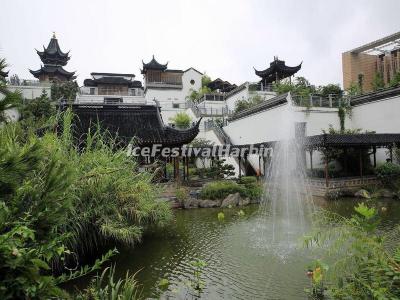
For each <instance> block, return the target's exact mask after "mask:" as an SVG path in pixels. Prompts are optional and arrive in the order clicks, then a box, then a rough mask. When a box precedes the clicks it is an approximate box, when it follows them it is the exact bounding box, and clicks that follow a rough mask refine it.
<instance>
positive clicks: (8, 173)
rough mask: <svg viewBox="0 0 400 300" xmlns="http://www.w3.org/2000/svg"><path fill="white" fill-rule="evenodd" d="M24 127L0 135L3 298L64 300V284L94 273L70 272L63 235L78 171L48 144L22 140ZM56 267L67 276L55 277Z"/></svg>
mask: <svg viewBox="0 0 400 300" xmlns="http://www.w3.org/2000/svg"><path fill="white" fill-rule="evenodd" d="M18 132H19V127H18V124H9V125H6V126H4V127H2V128H1V129H0V298H1V299H52V298H57V299H63V298H67V293H66V292H65V291H64V290H63V289H61V288H60V287H59V285H60V284H61V283H63V282H66V281H68V280H70V279H74V278H77V277H80V276H83V275H85V274H87V273H88V272H90V271H94V270H96V269H98V268H99V267H100V265H101V264H102V262H104V261H105V260H106V259H108V258H109V257H110V255H111V254H112V252H109V253H108V254H107V255H106V256H104V257H103V258H102V259H101V260H98V261H96V262H95V264H94V265H93V266H92V267H85V268H82V269H80V270H79V269H78V271H76V272H70V271H67V270H66V269H64V263H65V262H66V261H65V259H66V258H67V257H69V255H70V252H69V250H68V249H67V247H66V246H65V244H66V241H67V239H68V238H69V234H68V233H67V232H65V231H64V232H63V228H65V224H66V223H67V222H68V219H69V218H68V215H69V213H70V212H71V211H72V205H73V198H74V196H73V195H74V194H73V189H72V183H73V176H72V175H73V169H72V168H71V167H70V165H69V164H68V163H67V162H65V161H60V160H58V159H57V157H55V156H52V155H48V153H46V145H45V143H44V141H43V140H40V139H39V138H35V137H33V136H31V137H30V138H29V139H27V140H26V141H24V140H21V135H17V133H18ZM55 266H59V267H60V269H61V270H60V269H59V270H58V271H63V272H64V273H62V274H59V275H54V274H55V273H54V272H53V271H54V270H53V269H52V268H53V267H55Z"/></svg>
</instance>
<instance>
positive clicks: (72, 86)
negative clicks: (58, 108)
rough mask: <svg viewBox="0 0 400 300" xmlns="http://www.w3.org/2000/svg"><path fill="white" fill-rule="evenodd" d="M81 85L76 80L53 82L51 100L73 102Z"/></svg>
mask: <svg viewBox="0 0 400 300" xmlns="http://www.w3.org/2000/svg"><path fill="white" fill-rule="evenodd" d="M78 90H79V87H78V84H77V83H76V81H65V82H53V83H52V85H51V100H53V101H59V100H60V99H63V100H67V101H68V102H71V101H73V100H75V97H76V94H77V93H78Z"/></svg>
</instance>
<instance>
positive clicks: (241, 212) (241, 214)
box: [237, 209, 246, 217]
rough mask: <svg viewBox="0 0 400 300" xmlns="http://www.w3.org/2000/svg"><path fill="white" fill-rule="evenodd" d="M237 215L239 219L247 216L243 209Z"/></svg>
mask: <svg viewBox="0 0 400 300" xmlns="http://www.w3.org/2000/svg"><path fill="white" fill-rule="evenodd" d="M237 215H238V216H239V217H244V216H245V215H246V214H245V212H244V211H243V210H242V209H241V210H239V211H238V212H237Z"/></svg>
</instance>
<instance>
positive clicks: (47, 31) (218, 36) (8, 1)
mask: <svg viewBox="0 0 400 300" xmlns="http://www.w3.org/2000/svg"><path fill="white" fill-rule="evenodd" d="M0 9H1V10H2V16H1V18H0V56H1V57H5V58H6V59H7V60H8V62H9V64H10V69H11V72H10V73H11V74H18V75H19V77H20V78H32V76H31V74H30V73H29V72H28V68H31V69H34V70H35V69H38V68H39V66H40V63H41V62H40V60H39V57H38V56H37V54H36V52H35V51H34V48H37V49H41V47H42V45H43V44H44V45H45V46H47V44H48V42H49V40H50V37H51V35H52V32H53V31H55V32H56V35H57V38H58V40H59V43H60V45H61V49H62V50H63V51H67V50H71V56H72V57H71V60H70V62H69V63H68V65H67V67H66V70H68V71H73V70H76V71H77V74H78V81H79V83H80V84H81V83H82V81H83V79H85V78H87V77H89V76H90V75H89V74H90V73H91V72H120V73H134V74H136V79H139V80H141V79H142V76H141V75H140V70H139V68H140V67H141V61H142V59H143V60H144V61H145V62H147V61H148V60H150V59H151V56H152V55H153V54H154V55H155V56H156V59H157V60H158V61H159V62H161V63H164V62H166V61H169V65H168V66H169V67H170V68H173V69H187V68H188V67H191V66H192V67H194V68H196V69H198V70H199V71H202V72H204V71H205V72H206V73H207V74H209V75H210V76H211V77H212V78H216V77H221V78H223V79H225V80H229V81H231V82H233V83H237V84H238V83H239V84H240V83H242V82H244V81H256V80H257V77H256V76H255V74H254V71H253V66H254V67H256V68H257V69H264V68H265V67H267V66H268V65H269V62H270V61H271V60H272V59H273V57H274V56H275V55H277V56H278V57H279V58H280V59H283V60H285V61H286V63H287V64H288V65H290V66H293V65H297V64H298V63H300V62H301V61H303V68H302V70H301V71H300V72H299V73H298V75H301V76H305V77H306V78H308V79H309V80H310V81H311V82H312V83H313V84H317V85H319V84H326V83H340V84H341V83H342V66H341V53H342V52H344V51H346V50H350V49H352V48H355V47H356V46H359V45H361V44H364V43H367V42H370V41H372V40H374V39H378V38H381V37H383V36H386V35H389V34H392V33H394V32H396V31H399V30H400V18H399V12H400V1H399V0H368V1H367V0H351V1H349V0H332V1H326V0H324V1H322V0H320V1H317V0H315V1H311V0H310V1H308V0H301V1H300V0H291V1H282V0H279V1H277V0H274V1H245V0H243V1H236V0H226V1H211V0H210V1H207V0H199V1H190V0H168V1H166V0H159V1H149V0H146V1H144V0H143V1H132V0H130V1H128V0H127V1H119V0H114V1H106V0H95V1H83V0H81V1H75V0H66V1H64V0H63V1H61V0H57V1H56V0H52V1H42V0H36V1H30V0H26V1H22V0H1V3H0Z"/></svg>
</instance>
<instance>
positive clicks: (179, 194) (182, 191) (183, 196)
mask: <svg viewBox="0 0 400 300" xmlns="http://www.w3.org/2000/svg"><path fill="white" fill-rule="evenodd" d="M175 197H176V199H177V200H178V201H179V203H181V204H183V203H185V202H186V201H187V200H188V199H189V190H188V189H187V188H184V187H180V188H177V189H176V191H175Z"/></svg>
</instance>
